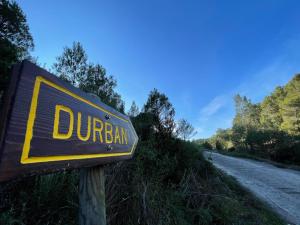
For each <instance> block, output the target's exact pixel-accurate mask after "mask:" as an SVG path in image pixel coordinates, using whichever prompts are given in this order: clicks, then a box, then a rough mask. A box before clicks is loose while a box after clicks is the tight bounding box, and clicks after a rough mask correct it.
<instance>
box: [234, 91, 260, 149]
mask: <svg viewBox="0 0 300 225" xmlns="http://www.w3.org/2000/svg"><path fill="white" fill-rule="evenodd" d="M234 100H235V107H236V115H235V117H234V119H233V127H232V141H233V142H234V144H235V145H237V146H240V147H242V148H250V149H253V143H252V142H248V141H249V140H252V139H248V138H247V136H248V135H249V132H252V131H253V130H255V129H259V127H260V111H261V109H260V105H259V104H252V103H251V101H250V100H249V99H247V97H241V96H240V95H236V96H235V98H234Z"/></svg>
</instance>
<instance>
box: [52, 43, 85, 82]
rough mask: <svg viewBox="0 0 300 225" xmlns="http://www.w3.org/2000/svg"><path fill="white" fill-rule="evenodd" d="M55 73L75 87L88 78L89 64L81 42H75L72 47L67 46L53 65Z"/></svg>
mask: <svg viewBox="0 0 300 225" xmlns="http://www.w3.org/2000/svg"><path fill="white" fill-rule="evenodd" d="M53 68H54V71H55V73H56V74H57V75H58V76H59V77H60V78H61V79H63V80H65V81H67V82H69V83H71V84H72V85H74V86H75V87H78V86H79V84H80V83H81V82H83V81H85V80H86V78H87V77H86V76H87V70H88V64H87V55H86V53H85V50H84V49H83V47H82V45H81V44H80V43H79V42H73V46H72V47H71V48H69V47H65V48H64V51H63V53H62V55H61V56H58V57H57V58H56V62H55V63H54V65H53Z"/></svg>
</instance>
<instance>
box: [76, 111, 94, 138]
mask: <svg viewBox="0 0 300 225" xmlns="http://www.w3.org/2000/svg"><path fill="white" fill-rule="evenodd" d="M90 136H91V117H90V116H88V125H87V132H86V136H85V137H83V136H82V135H81V112H78V114H77V137H78V139H79V140H81V141H87V140H89V138H90Z"/></svg>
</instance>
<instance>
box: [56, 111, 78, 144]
mask: <svg viewBox="0 0 300 225" xmlns="http://www.w3.org/2000/svg"><path fill="white" fill-rule="evenodd" d="M60 111H64V112H66V113H69V116H70V123H69V130H68V133H66V134H63V133H59V130H58V128H59V117H60ZM73 126H74V114H73V112H72V110H71V109H70V108H68V107H66V106H63V105H56V106H55V115H54V126H53V138H54V139H68V138H70V137H71V136H72V134H73Z"/></svg>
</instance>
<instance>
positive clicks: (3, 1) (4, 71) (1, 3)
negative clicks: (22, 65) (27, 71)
mask: <svg viewBox="0 0 300 225" xmlns="http://www.w3.org/2000/svg"><path fill="white" fill-rule="evenodd" d="M33 47H34V44H33V38H32V36H31V34H30V32H29V27H28V24H27V20H26V16H25V15H24V13H23V11H22V9H21V8H20V7H19V6H18V4H17V3H16V2H14V1H12V2H11V1H8V0H0V75H1V76H0V99H1V96H2V93H3V91H4V89H5V87H6V86H7V81H8V77H9V70H10V68H11V66H12V65H13V64H15V63H16V62H19V61H21V60H23V59H25V58H27V57H28V56H29V51H30V50H32V49H33Z"/></svg>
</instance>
